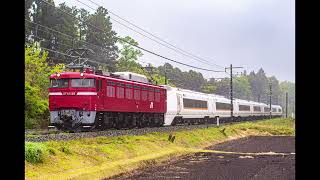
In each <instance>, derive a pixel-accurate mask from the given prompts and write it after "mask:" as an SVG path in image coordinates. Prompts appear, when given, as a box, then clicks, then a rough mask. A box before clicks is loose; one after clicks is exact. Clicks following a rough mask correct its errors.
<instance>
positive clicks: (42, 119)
mask: <svg viewBox="0 0 320 180" xmlns="http://www.w3.org/2000/svg"><path fill="white" fill-rule="evenodd" d="M47 55H48V53H47V52H44V51H42V50H41V49H39V48H38V47H36V46H30V45H27V46H26V47H25V128H41V127H46V126H47V125H48V123H49V121H48V117H49V107H48V105H49V102H48V96H49V95H48V87H49V83H50V81H49V76H50V74H53V73H55V72H61V71H62V69H63V67H64V66H63V65H62V64H57V65H55V66H52V67H51V66H49V65H48V63H47V62H46V60H47Z"/></svg>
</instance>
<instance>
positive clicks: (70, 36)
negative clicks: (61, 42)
mask: <svg viewBox="0 0 320 180" xmlns="http://www.w3.org/2000/svg"><path fill="white" fill-rule="evenodd" d="M25 21H27V22H30V23H32V24H35V25H37V26H40V27H43V28H45V29H49V30H51V31H53V32H56V33H59V34H61V35H64V36H67V37H69V39H71V40H76V41H81V42H83V43H85V44H88V45H92V46H95V47H98V48H101V49H105V48H104V47H102V46H98V45H96V44H93V43H89V42H87V41H84V40H80V39H76V38H75V37H73V36H72V35H69V34H66V33H63V32H60V31H58V30H55V29H53V28H50V27H48V26H44V25H41V24H39V23H35V22H32V21H30V20H28V19H25ZM38 30H40V31H42V32H44V31H45V30H42V29H38ZM47 32H48V31H47Z"/></svg>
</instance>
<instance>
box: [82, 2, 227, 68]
mask: <svg viewBox="0 0 320 180" xmlns="http://www.w3.org/2000/svg"><path fill="white" fill-rule="evenodd" d="M76 1H78V2H80V3H82V4H83V5H85V6H87V5H86V4H85V3H83V2H81V1H80V0H76ZM88 1H90V2H91V3H93V4H95V5H96V6H98V7H103V6H102V5H100V4H98V3H96V2H94V1H92V0H88ZM87 7H89V6H87ZM89 8H91V7H89ZM91 9H92V8H91ZM108 12H109V13H110V14H112V15H114V16H116V17H118V18H119V19H121V20H123V21H125V22H127V23H128V24H130V25H132V26H134V27H136V28H138V29H139V30H141V31H143V32H145V33H147V34H149V35H151V36H152V37H154V38H156V39H158V40H160V41H162V42H164V43H165V44H168V45H169V46H171V47H173V48H175V49H178V50H179V51H182V52H184V53H186V54H188V55H189V56H192V57H193V58H196V59H198V60H201V61H204V62H207V63H212V62H209V61H207V60H205V59H203V58H201V57H198V56H196V55H193V54H191V53H189V52H187V51H185V50H183V49H181V48H179V47H177V46H175V45H172V44H171V43H169V42H167V41H165V40H163V39H162V38H160V37H158V36H156V35H154V34H152V33H150V32H148V31H146V30H145V29H143V28H141V27H139V26H137V25H135V24H134V23H132V22H130V21H129V20H126V19H125V18H122V17H121V16H119V15H117V14H116V13H114V12H112V11H110V10H109V9H108ZM112 20H114V19H112ZM114 21H115V20H114ZM116 22H118V21H116ZM156 42H157V41H156ZM166 47H167V46H166ZM207 63H205V64H207ZM212 64H213V65H215V66H218V67H221V68H224V67H223V66H220V65H218V64H215V63H212ZM208 65H210V64H208Z"/></svg>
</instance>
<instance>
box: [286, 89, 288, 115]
mask: <svg viewBox="0 0 320 180" xmlns="http://www.w3.org/2000/svg"><path fill="white" fill-rule="evenodd" d="M286 118H288V92H286Z"/></svg>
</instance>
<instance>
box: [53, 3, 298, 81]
mask: <svg viewBox="0 0 320 180" xmlns="http://www.w3.org/2000/svg"><path fill="white" fill-rule="evenodd" d="M54 1H55V3H56V5H58V4H60V3H62V2H66V4H67V5H69V6H77V7H79V8H85V9H87V10H88V11H90V12H92V10H91V9H89V8H88V7H86V6H84V5H82V4H81V3H79V2H77V1H76V0H54ZM80 1H82V2H84V3H86V4H88V5H90V6H91V7H94V8H97V6H96V5H94V4H92V3H91V2H90V1H88V0H80ZM92 1H94V2H96V3H98V4H101V5H102V6H103V7H105V8H106V9H108V10H110V11H112V12H113V13H116V14H118V15H120V16H121V17H123V18H125V19H127V20H129V21H131V22H133V23H134V24H136V25H138V26H140V27H142V28H143V29H145V30H147V31H149V32H151V33H153V34H154V35H156V36H158V37H161V38H163V39H164V40H166V41H168V42H170V43H171V44H174V45H176V46H177V47H179V48H181V49H183V50H185V51H188V52H190V53H192V54H194V55H197V56H199V57H202V58H203V59H206V60H207V61H210V64H212V65H211V66H210V65H208V64H204V63H201V62H199V61H196V60H194V59H190V58H188V57H186V56H183V55H181V54H178V53H176V52H174V51H172V50H170V49H168V48H165V47H163V46H161V45H159V44H157V43H155V42H153V41H151V40H149V39H147V38H145V37H143V36H141V35H139V34H137V33H135V32H133V31H131V30H129V29H127V28H125V27H124V26H122V25H120V24H117V23H116V22H115V21H112V23H113V29H114V30H115V31H116V32H117V33H118V35H120V36H126V35H129V36H131V37H133V38H134V39H135V40H137V41H138V42H139V45H140V46H142V47H144V48H146V49H149V50H152V51H154V52H156V53H159V54H161V55H164V56H167V57H169V58H172V59H175V60H177V61H181V62H184V63H187V64H190V65H193V66H198V67H202V68H207V69H213V70H221V67H217V66H215V65H214V64H218V65H220V66H223V67H225V66H230V64H233V66H243V67H244V69H245V70H246V71H247V72H250V71H253V70H254V71H255V72H257V71H258V69H259V68H261V67H262V68H263V69H264V70H265V72H266V74H267V76H276V78H277V79H279V80H280V81H285V80H287V81H291V82H295V1H293V0H233V1H232V0H174V1H173V0H157V1H156V0H152V1H151V0H92ZM110 16H111V17H112V18H114V19H116V20H119V19H118V18H117V17H115V16H113V15H112V14H110ZM119 21H121V20H119ZM122 22H123V21H122ZM123 23H125V22H123ZM127 25H129V24H127ZM140 60H141V61H144V62H148V63H151V64H153V65H155V66H159V65H163V64H164V63H165V62H168V61H166V60H164V59H161V58H159V57H156V56H154V55H151V54H148V53H147V52H144V55H143V56H142V57H141V59H140ZM170 63H171V64H172V65H173V66H177V67H179V68H180V69H182V70H184V71H185V70H189V69H191V68H189V67H185V66H183V65H179V64H175V63H173V62H170ZM196 71H199V72H201V73H202V74H203V75H204V76H205V77H206V78H210V77H225V76H227V74H225V73H212V72H206V71H202V70H196ZM238 71H239V70H238Z"/></svg>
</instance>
